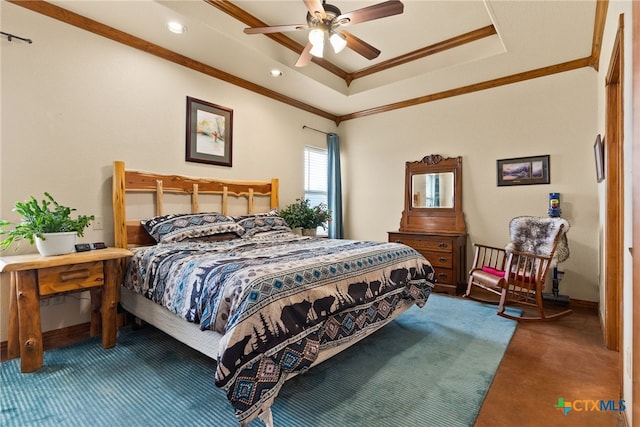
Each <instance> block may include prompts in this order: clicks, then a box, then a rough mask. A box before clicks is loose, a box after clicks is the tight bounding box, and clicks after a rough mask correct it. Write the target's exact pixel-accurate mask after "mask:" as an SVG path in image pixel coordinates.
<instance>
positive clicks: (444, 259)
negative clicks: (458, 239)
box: [438, 257, 447, 262]
mask: <svg viewBox="0 0 640 427" xmlns="http://www.w3.org/2000/svg"><path fill="white" fill-rule="evenodd" d="M438 261H440V262H447V258H445V257H440V258H438Z"/></svg>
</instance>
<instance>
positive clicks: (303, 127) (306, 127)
mask: <svg viewBox="0 0 640 427" xmlns="http://www.w3.org/2000/svg"><path fill="white" fill-rule="evenodd" d="M302 129H311V130H315V131H316V132H320V133H324V134H325V135H329V133H328V132H323V131H321V130H318V129H314V128H312V127H311V126H307V125H303V126H302Z"/></svg>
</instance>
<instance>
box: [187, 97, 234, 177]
mask: <svg viewBox="0 0 640 427" xmlns="http://www.w3.org/2000/svg"><path fill="white" fill-rule="evenodd" d="M186 131H187V132H186V133H187V138H186V140H187V144H186V157H185V160H186V161H187V162H196V163H207V164H210V165H219V166H228V167H231V165H232V154H233V152H232V149H233V141H232V136H233V110H232V109H230V108H226V107H222V106H220V105H216V104H212V103H210V102H206V101H202V100H200V99H196V98H192V97H190V96H187V126H186Z"/></svg>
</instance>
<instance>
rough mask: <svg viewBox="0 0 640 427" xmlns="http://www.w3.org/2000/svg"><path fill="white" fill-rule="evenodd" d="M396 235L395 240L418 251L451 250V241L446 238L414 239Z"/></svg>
mask: <svg viewBox="0 0 640 427" xmlns="http://www.w3.org/2000/svg"><path fill="white" fill-rule="evenodd" d="M395 237H397V238H396V240H394V241H395V242H399V243H402V244H405V245H407V246H411V247H412V248H414V249H416V250H418V251H421V252H422V251H443V252H451V250H452V248H453V241H452V240H451V239H448V238H446V237H445V238H442V239H439V238H425V239H415V238H410V237H404V236H395Z"/></svg>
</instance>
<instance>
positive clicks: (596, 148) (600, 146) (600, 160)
mask: <svg viewBox="0 0 640 427" xmlns="http://www.w3.org/2000/svg"><path fill="white" fill-rule="evenodd" d="M593 157H594V159H595V163H596V181H597V182H602V181H604V139H603V138H601V137H600V134H598V136H596V142H594V143H593Z"/></svg>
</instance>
